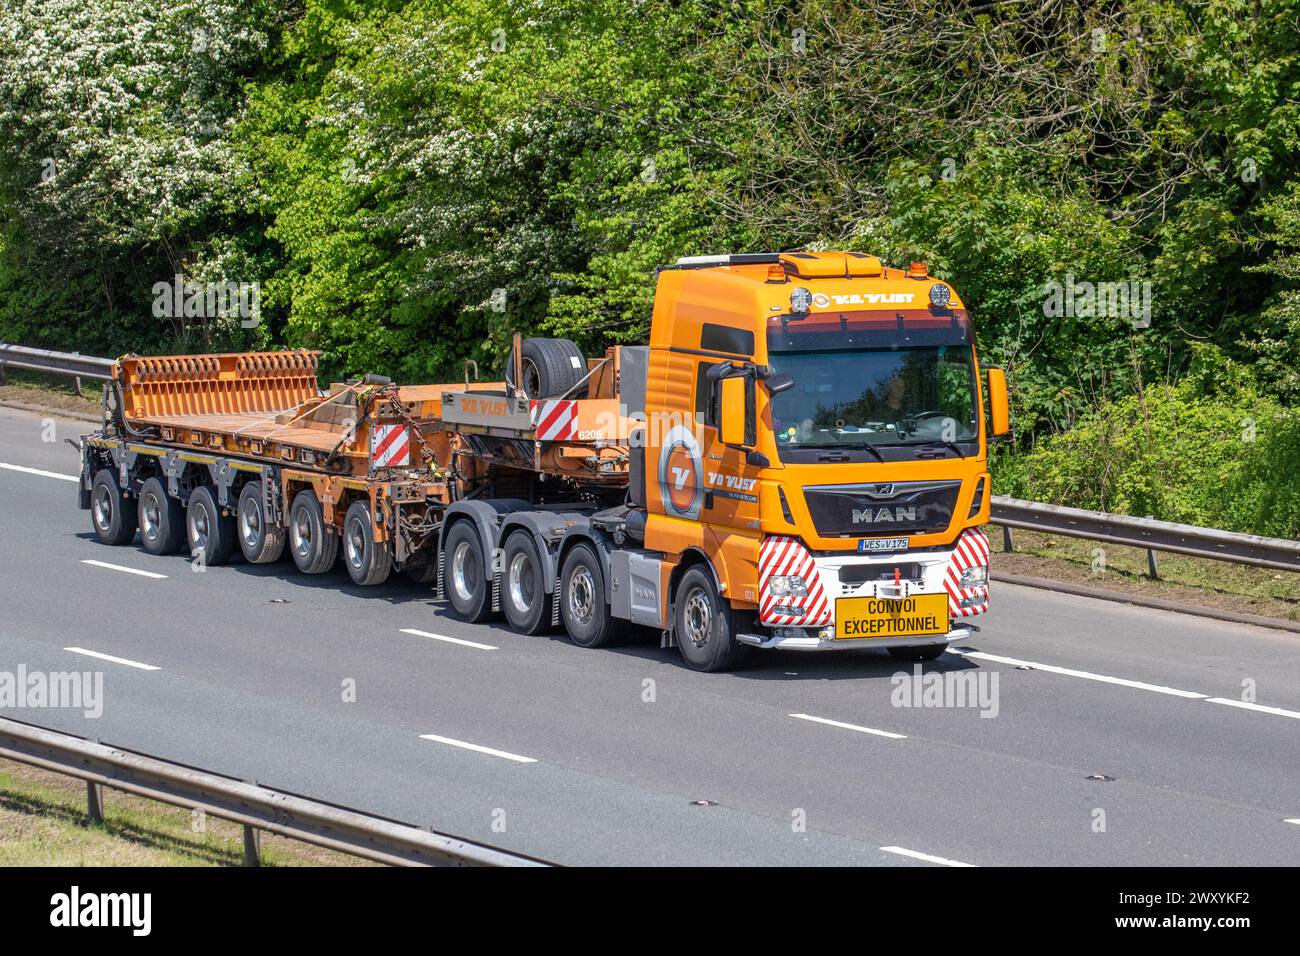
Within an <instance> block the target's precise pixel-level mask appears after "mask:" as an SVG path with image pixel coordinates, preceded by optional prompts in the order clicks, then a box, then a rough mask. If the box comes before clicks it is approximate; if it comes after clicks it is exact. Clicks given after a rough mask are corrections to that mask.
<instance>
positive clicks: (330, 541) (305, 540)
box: [289, 488, 339, 574]
mask: <svg viewBox="0 0 1300 956" xmlns="http://www.w3.org/2000/svg"><path fill="white" fill-rule="evenodd" d="M289 553H290V554H292V555H293V563H294V564H296V565H297V566H298V570H299V571H301V572H302V573H303V574H324V573H325V572H326V571H328V570H329V569H330V568H332V567H334V562H335V561H337V560H338V557H339V536H338V535H336V534H330V533H329V532H328V531H326V529H325V513H324V512H323V511H322V510H321V506H320V501H319V500H317V498H316V492H314V491H312V490H311V489H310V488H304V489H303V490H302V491H300V492H298V494H297V495H295V496H294V499H293V506H292V507H290V508H289Z"/></svg>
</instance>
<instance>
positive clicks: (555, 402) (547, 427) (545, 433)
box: [528, 398, 578, 441]
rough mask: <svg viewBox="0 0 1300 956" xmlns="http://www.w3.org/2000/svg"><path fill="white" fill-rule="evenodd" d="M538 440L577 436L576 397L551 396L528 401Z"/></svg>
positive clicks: (570, 438) (572, 438) (564, 438)
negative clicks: (540, 399)
mask: <svg viewBox="0 0 1300 956" xmlns="http://www.w3.org/2000/svg"><path fill="white" fill-rule="evenodd" d="M528 410H529V414H530V415H531V416H532V422H533V428H534V429H535V430H536V432H537V440H538V441H573V440H574V439H575V438H577V437H578V402H577V400H576V399H564V398H552V399H547V400H545V401H532V402H529V403H528Z"/></svg>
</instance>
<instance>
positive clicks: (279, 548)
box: [235, 481, 284, 564]
mask: <svg viewBox="0 0 1300 956" xmlns="http://www.w3.org/2000/svg"><path fill="white" fill-rule="evenodd" d="M235 529H236V532H237V537H238V538H239V550H240V551H242V552H243V553H244V560H246V561H247V562H248V563H249V564H270V563H271V562H272V561H279V560H280V558H281V557H282V556H283V555H284V529H283V528H281V527H280V526H279V525H277V524H274V523H272V522H271V521H270V520H268V519H267V517H266V505H265V504H264V503H263V501H262V483H261V482H260V481H250V482H248V483H247V484H245V485H244V487H243V489H242V490H241V491H240V492H239V514H238V517H237V518H236V521H235Z"/></svg>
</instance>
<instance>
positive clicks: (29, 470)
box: [0, 461, 81, 481]
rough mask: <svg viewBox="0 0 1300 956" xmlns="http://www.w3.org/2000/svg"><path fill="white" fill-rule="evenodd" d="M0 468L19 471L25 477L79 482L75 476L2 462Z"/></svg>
mask: <svg viewBox="0 0 1300 956" xmlns="http://www.w3.org/2000/svg"><path fill="white" fill-rule="evenodd" d="M0 468H5V469H8V470H9V471H21V472H22V473H23V474H25V475H39V476H40V477H42V478H58V479H59V480H60V481H80V480H81V479H80V478H78V477H77V476H76V475H60V474H59V473H58V472H56V471H41V469H39V468H26V467H24V466H23V465H7V464H5V463H4V462H3V461H0Z"/></svg>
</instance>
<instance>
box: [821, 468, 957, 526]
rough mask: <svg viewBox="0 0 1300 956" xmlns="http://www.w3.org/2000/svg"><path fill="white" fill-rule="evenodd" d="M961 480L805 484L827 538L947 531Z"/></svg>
mask: <svg viewBox="0 0 1300 956" xmlns="http://www.w3.org/2000/svg"><path fill="white" fill-rule="evenodd" d="M960 491H961V482H960V481H895V482H880V483H878V484H874V485H811V486H805V488H804V490H803V493H804V499H805V500H806V501H807V502H808V511H809V513H810V514H811V515H812V519H813V526H814V527H815V528H816V529H817V533H818V534H819V535H821V536H822V537H825V538H835V537H853V538H872V537H879V536H880V535H885V534H899V533H903V534H923V533H928V532H935V531H943V530H944V529H945V528H947V527H948V525H949V524H950V523H951V522H952V513H953V509H954V508H956V506H957V494H958V492H960Z"/></svg>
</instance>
